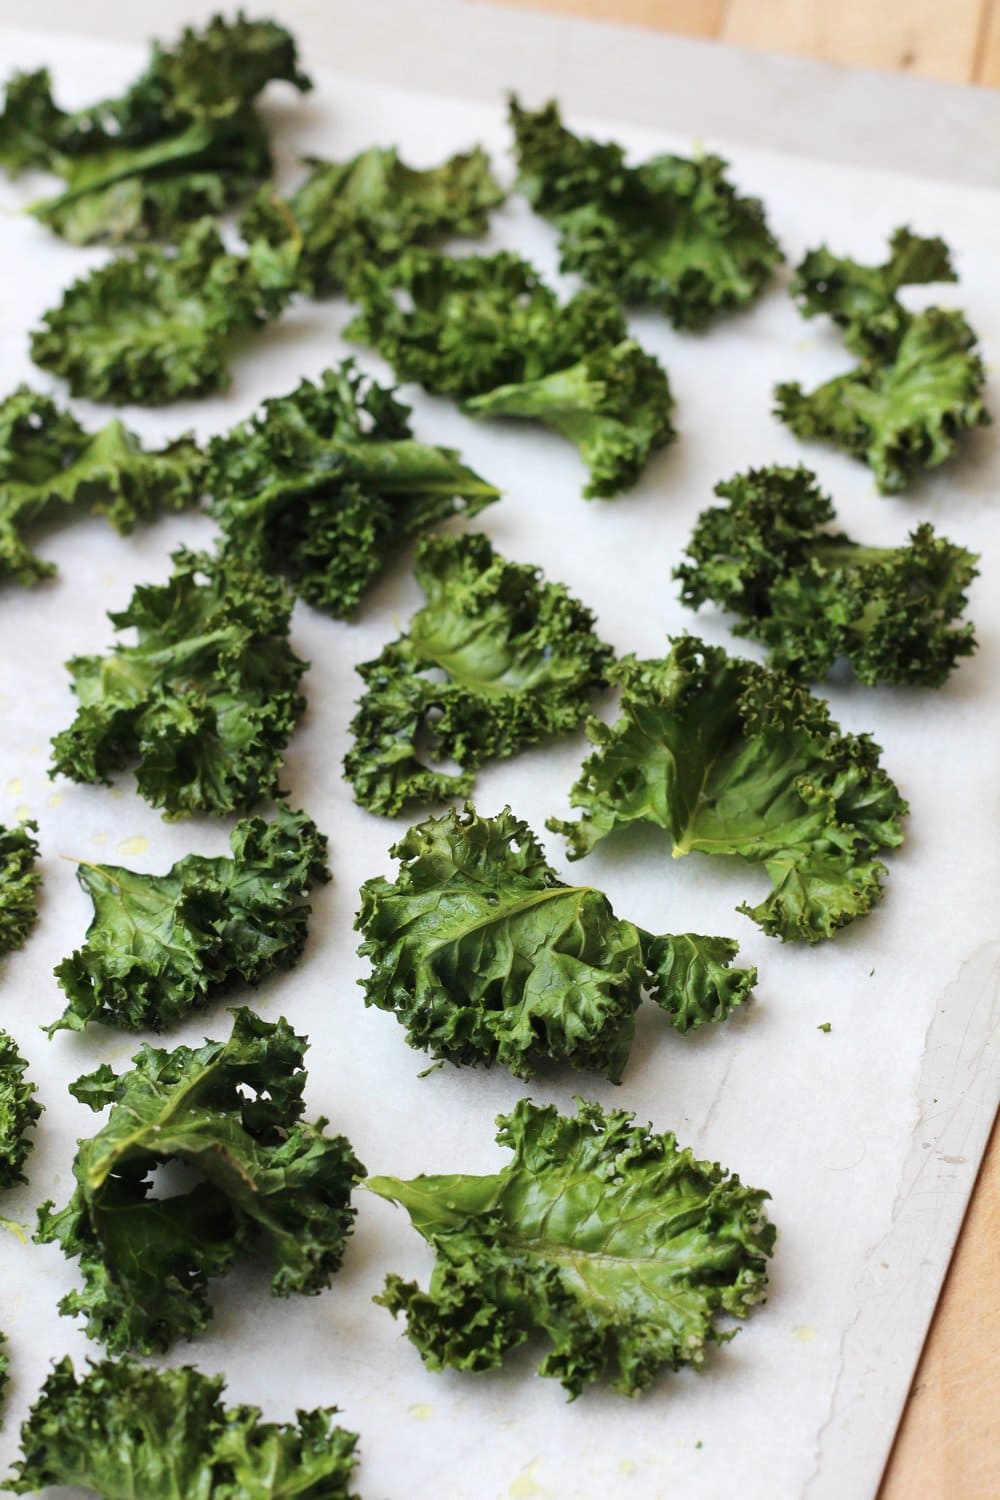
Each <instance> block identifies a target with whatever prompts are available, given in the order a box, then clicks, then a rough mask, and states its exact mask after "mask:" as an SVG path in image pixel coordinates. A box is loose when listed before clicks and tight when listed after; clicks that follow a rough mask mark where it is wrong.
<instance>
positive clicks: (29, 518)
mask: <svg viewBox="0 0 1000 1500" xmlns="http://www.w3.org/2000/svg"><path fill="white" fill-rule="evenodd" d="M203 472H204V459H203V458H202V455H201V452H200V450H199V448H198V445H197V444H196V443H195V442H194V441H193V439H192V438H190V437H186V436H185V437H180V438H176V439H175V440H174V441H173V442H171V443H167V444H166V445H165V446H164V447H163V448H152V449H145V448H144V447H143V445H142V442H141V440H140V439H139V438H138V437H137V436H136V435H135V433H134V432H130V431H129V429H128V428H127V427H126V426H124V424H123V423H122V422H119V421H118V420H117V419H116V420H113V421H111V422H108V423H106V425H105V426H104V427H101V428H98V430H97V431H96V432H93V433H91V432H88V431H87V430H86V429H85V428H84V427H83V426H82V425H81V424H80V423H79V422H78V421H77V419H76V417H74V415H73V413H72V412H70V411H67V410H66V409H65V408H62V407H59V406H57V405H56V403H55V402H54V401H53V400H52V399H51V398H50V397H49V396H43V395H42V394H41V393H40V392H38V391H33V390H31V389H29V387H28V386H26V385H22V386H19V387H18V389H17V390H16V391H14V392H13V393H12V394H11V395H10V396H8V397H7V399H6V400H5V401H3V402H0V579H3V578H4V577H11V578H14V579H16V581H17V582H18V583H21V584H32V583H37V582H39V581H40V580H41V579H43V578H49V577H51V576H52V574H53V573H54V572H55V566H54V564H53V563H50V562H46V561H44V560H43V559H42V558H40V557H38V556H37V555H36V554H35V553H34V552H33V551H32V549H31V547H30V546H29V544H28V540H27V538H28V536H29V535H30V534H31V531H32V529H33V528H35V527H36V526H37V525H39V524H41V525H46V524H48V523H50V522H52V521H54V520H55V519H56V513H57V511H58V508H59V507H60V506H65V507H67V508H70V507H72V508H73V509H74V510H76V511H92V512H96V513H98V514H100V515H104V516H106V517H107V518H108V520H109V521H110V522H111V525H112V526H113V527H114V528H115V530H116V531H117V532H118V533H119V534H120V535H127V534H128V533H129V532H130V531H132V530H133V529H134V527H135V526H136V524H137V523H138V522H141V521H148V520H151V519H152V518H153V517H154V516H156V515H158V514H159V513H160V512H161V511H175V510H183V509H184V508H185V507H187V506H189V505H193V504H194V503H195V502H196V501H197V500H198V498H199V496H200V494H201V489H202V483H201V481H202V475H203Z"/></svg>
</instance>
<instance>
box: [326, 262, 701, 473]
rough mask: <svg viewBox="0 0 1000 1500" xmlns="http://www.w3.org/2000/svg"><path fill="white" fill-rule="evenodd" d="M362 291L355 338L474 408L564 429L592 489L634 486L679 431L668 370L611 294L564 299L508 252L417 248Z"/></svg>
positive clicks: (359, 285) (470, 411)
mask: <svg viewBox="0 0 1000 1500" xmlns="http://www.w3.org/2000/svg"><path fill="white" fill-rule="evenodd" d="M353 295H354V296H355V297H356V298H357V299H358V300H359V301H360V303H361V308H362V310H361V312H360V313H359V315H358V316H357V317H356V318H355V319H354V321H353V322H351V323H350V324H349V325H348V327H347V328H346V330H345V334H346V337H348V338H353V339H357V340H359V341H360V342H361V343H364V344H371V345H373V346H374V347H375V348H376V349H377V350H378V352H379V353H380V354H381V355H383V357H384V358H385V359H387V360H388V361H389V363H390V364H391V365H392V367H393V369H394V370H395V372H396V375H397V376H398V378H399V379H400V380H413V381H416V382H418V383H419V384H420V385H422V386H424V387H425V388H426V389H427V390H429V391H432V392H434V393H435V394H437V395H443V396H455V397H457V398H459V400H460V402H461V407H462V410H463V411H464V412H465V413H466V414H467V415H469V416H472V417H494V416H495V417H520V418H525V419H530V420H535V421H539V422H542V423H544V424H545V426H547V427H551V428H552V429H553V430H554V431H556V432H559V433H561V434H562V436H563V437H565V438H567V439H568V440H569V441H570V442H571V443H573V444H574V445H575V446H576V447H577V449H578V450H579V452H580V456H581V458H582V459H583V461H584V463H585V464H586V465H587V468H588V470H589V475H590V477H589V480H588V483H587V485H586V486H585V488H584V491H583V493H584V495H585V496H587V497H588V498H591V497H594V496H601V497H604V498H610V497H611V496H613V495H616V494H618V492H619V491H620V490H623V489H627V488H628V487H629V486H630V485H632V484H634V483H635V482H636V480H637V479H638V478H639V475H640V474H641V473H642V471H643V469H644V468H645V466H646V464H647V462H648V461H649V458H650V456H651V454H652V453H654V452H655V451H656V450H657V449H659V448H662V447H664V446H665V445H666V444H667V443H669V442H670V441H671V440H672V439H673V438H674V436H675V435H676V434H675V433H674V429H673V426H672V425H671V421H670V414H671V411H672V409H673V397H672V395H671V391H670V384H669V382H668V380H667V376H666V373H665V371H664V370H663V367H662V366H661V365H660V363H659V361H658V360H656V359H654V357H653V356H652V355H651V354H647V353H646V352H645V350H643V349H641V348H640V347H639V345H638V344H637V343H636V342H635V340H634V339H631V338H630V337H629V332H628V324H627V323H626V320H625V315H624V313H623V312H622V310H621V308H620V306H619V305H618V303H617V301H616V299H615V298H614V297H612V296H611V295H610V294H608V293H605V292H595V291H584V292H580V293H578V294H577V295H576V296H575V297H573V298H571V299H570V301H569V302H567V303H566V304H565V305H564V306H560V304H559V299H558V297H557V296H556V294H555V292H553V291H552V289H551V288H550V287H547V286H546V285H545V284H544V283H543V282H542V281H541V280H540V279H539V276H538V273H537V272H536V271H535V270H534V269H533V268H532V267H531V266H530V265H528V263H527V262H526V261H524V260H522V259H521V258H520V256H517V255H513V254H511V253H510V252H509V251H501V252H500V253H499V254H498V255H490V256H480V255H469V256H462V257H460V258H455V257H450V256H445V255H432V254H429V253H427V252H419V251H413V252H411V253H410V254H408V255H404V256H403V257H402V258H401V259H400V260H399V261H398V262H397V263H396V264H395V265H393V266H390V267H389V268H388V269H387V270H385V271H379V270H374V269H369V270H366V271H365V272H363V273H362V274H361V275H359V277H358V278H357V280H356V282H355V284H354V287H353ZM404 298H405V303H404V300H403V299H404Z"/></svg>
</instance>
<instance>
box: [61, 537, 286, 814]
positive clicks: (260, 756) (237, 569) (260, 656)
mask: <svg viewBox="0 0 1000 1500" xmlns="http://www.w3.org/2000/svg"><path fill="white" fill-rule="evenodd" d="M173 564H174V570H173V573H172V574H171V576H170V578H169V579H168V581H167V582H166V583H163V584H147V585H142V586H140V587H139V588H137V589H136V590H135V592H134V593H133V595H132V598H131V601H130V602H129V605H128V608H127V609H124V610H120V611H118V612H115V613H111V614H109V616H108V618H109V619H110V620H111V623H112V624H113V625H114V627H115V629H116V630H125V629H127V628H128V627H130V626H134V627H135V629H136V632H137V641H136V644H135V645H132V646H123V645H121V644H119V645H116V646H115V647H114V648H113V650H112V651H111V653H110V654H109V655H107V656H75V657H73V658H72V659H71V660H70V661H69V662H68V663H67V666H68V668H69V671H70V674H71V676H72V678H73V691H74V692H75V694H76V696H77V698H78V699H79V702H80V707H79V709H78V710H77V714H76V718H75V719H74V721H73V723H72V724H71V725H70V727H69V728H68V729H64V730H62V731H61V732H60V733H59V734H57V735H56V736H55V738H54V739H53V741H52V745H53V752H54V753H53V761H52V771H51V773H50V774H51V775H55V774H57V773H60V772H61V773H62V774H63V775H64V776H69V777H71V778H72V780H74V781H83V782H104V783H108V781H109V779H110V775H111V773H112V772H113V771H118V770H121V769H123V768H124V767H125V766H127V765H129V764H130V763H131V762H133V761H135V762H137V765H136V784H137V786H138V789H139V792H140V794H141V795H142V796H143V797H145V799H146V801H147V802H149V803H151V804H152V806H153V807H161V808H163V811H164V816H165V817H167V818H178V817H183V816H184V815H185V814H187V813H191V812H213V813H231V812H240V811H247V810H249V809H250V808H252V807H253V806H254V804H255V803H257V802H258V801H260V799H261V798H263V797H273V796H276V795H278V792H279V787H278V773H279V771H280V768H281V753H282V751H283V750H284V747H285V745H286V744H287V743H288V739H289V736H290V735H291V732H292V729H293V728H294V725H295V721H296V719H297V718H298V716H299V714H300V713H301V712H302V710H303V708H304V707H305V700H304V699H303V698H302V697H301V695H300V694H299V692H298V682H299V678H300V677H301V675H302V673H303V672H304V671H305V668H306V664H305V662H303V661H301V660H300V659H299V658H298V657H297V656H296V655H295V653H294V652H293V651H292V649H291V647H290V645H289V643H288V627H289V620H290V617H291V612H292V599H291V596H290V595H289V594H288V592H287V591H286V589H285V588H284V586H283V585H282V583H281V582H280V580H278V579H270V578H266V577H264V576H263V575H262V574H261V573H260V572H259V571H257V570H255V569H252V568H249V567H247V566H246V565H245V564H243V563H242V562H241V561H240V560H239V559H238V558H236V557H233V556H229V555H214V556H210V555H209V554H207V553H198V552H189V551H187V550H186V549H185V548H180V549H179V550H178V551H176V552H175V553H174V554H173Z"/></svg>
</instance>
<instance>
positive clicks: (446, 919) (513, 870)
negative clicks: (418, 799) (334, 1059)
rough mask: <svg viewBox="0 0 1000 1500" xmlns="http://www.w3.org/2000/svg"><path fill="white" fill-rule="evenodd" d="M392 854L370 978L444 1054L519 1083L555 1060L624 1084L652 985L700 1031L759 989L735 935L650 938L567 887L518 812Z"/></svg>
mask: <svg viewBox="0 0 1000 1500" xmlns="http://www.w3.org/2000/svg"><path fill="white" fill-rule="evenodd" d="M390 853H391V854H392V855H393V856H394V857H395V858H397V859H398V860H399V861H400V870H399V874H398V875H397V877H396V879H395V880H394V881H389V880H386V879H385V878H384V877H383V876H378V877H376V878H375V879H373V880H368V881H366V882H365V884H364V885H363V886H362V887H361V911H360V913H359V915H358V919H357V922H356V923H355V926H356V927H357V928H358V930H359V931H360V932H361V933H362V934H363V936H364V942H363V943H362V944H361V947H360V948H359V949H358V952H359V954H361V956H362V957H365V958H368V959H370V960H371V969H370V972H369V973H368V974H367V975H366V976H365V978H364V979H362V980H361V981H360V983H361V985H362V987H363V989H364V992H365V1004H366V1005H376V1006H378V1008H379V1009H380V1010H386V1011H390V1012H392V1013H393V1014H395V1016H396V1017H397V1019H398V1020H399V1021H400V1023H401V1024H402V1025H403V1026H404V1027H405V1028H406V1040H407V1041H408V1042H409V1044H410V1046H411V1047H422V1048H425V1049H426V1050H428V1051H429V1052H431V1053H432V1054H433V1056H435V1057H439V1058H445V1059H447V1060H448V1061H450V1062H453V1063H456V1064H465V1063H473V1064H477V1063H478V1064H482V1065H484V1066H486V1067H489V1066H491V1065H492V1064H493V1063H495V1062H497V1063H500V1064H502V1065H503V1066H504V1067H506V1068H509V1069H510V1071H511V1072H512V1073H513V1074H515V1075H516V1076H517V1077H518V1078H530V1077H531V1075H532V1073H533V1072H534V1067H535V1063H536V1062H537V1061H540V1060H542V1059H548V1060H551V1061H556V1062H565V1063H569V1064H570V1065H571V1066H573V1067H577V1068H588V1069H592V1070H594V1071H597V1072H601V1073H605V1074H606V1075H607V1076H608V1077H609V1078H611V1079H613V1080H614V1081H616V1082H617V1080H618V1079H619V1078H620V1076H621V1073H622V1069H623V1068H624V1066H625V1063H626V1062H627V1060H628V1055H629V1050H630V1048H631V1045H632V1039H633V1035H634V1030H635V1023H634V1016H635V1012H636V1010H637V1009H638V1006H639V1003H640V1000H641V998H642V991H643V989H644V988H645V989H648V990H650V992H651V993H653V994H654V998H656V1000H657V1002H658V1003H659V1004H660V1005H661V1006H662V1008H663V1009H664V1010H665V1011H666V1012H667V1014H668V1015H669V1016H670V1017H671V1020H672V1021H673V1023H674V1025H675V1026H676V1027H677V1029H678V1030H680V1031H687V1030H690V1029H691V1028H692V1027H695V1026H699V1025H702V1024H704V1023H705V1022H706V1021H716V1020H722V1019H724V1018H725V1016H727V1015H729V1014H730V1012H731V1011H732V1009H733V1008H734V1007H735V1006H736V1005H739V1004H741V1003H742V1002H743V1001H744V1000H746V999H748V998H749V996H750V992H751V990H752V988H753V985H754V982H755V980H756V971H755V970H753V969H732V968H730V965H731V963H732V959H733V957H734V956H735V953H736V946H737V945H736V944H735V943H729V940H728V939H726V938H705V937H700V936H697V935H695V934H692V933H688V934H684V935H682V936H680V937H673V936H666V937H653V935H652V934H651V933H648V932H644V931H642V930H641V929H640V928H638V927H636V926H635V924H634V923H632V922H626V921H622V920H621V919H619V918H618V917H616V916H615V914H614V912H613V911H612V909H611V903H610V902H609V900H608V898H607V897H606V896H605V895H604V894H603V893H602V892H601V891H598V890H595V889H594V888H593V887H592V886H569V885H566V884H565V883H564V882H563V881H561V880H560V879H559V877H558V875H557V874H556V872H555V871H554V870H553V869H552V867H551V865H549V863H548V862H547V860H546V858H545V854H544V851H543V850H542V847H541V845H540V844H539V842H538V840H537V839H536V837H535V835H534V834H533V833H532V831H531V829H530V828H529V827H528V825H527V824H526V823H524V822H522V821H521V820H520V819H519V818H515V817H514V815H513V813H512V812H511V810H510V808H509V807H507V808H504V810H503V811H502V812H501V813H499V814H498V816H497V817H495V818H486V817H480V816H479V814H478V813H477V812H476V811H475V809H474V808H473V807H472V806H471V805H466V808H465V811H464V813H458V812H456V811H455V810H453V809H452V810H450V811H449V812H447V813H445V814H444V816H443V817H440V818H428V819H427V820H426V821H425V822H423V823H418V824H416V825H415V826H414V827H412V828H410V829H409V830H408V832H407V833H406V834H405V835H404V837H403V838H402V839H401V840H400V842H399V843H398V844H396V845H394V846H393V848H392V849H391V851H390Z"/></svg>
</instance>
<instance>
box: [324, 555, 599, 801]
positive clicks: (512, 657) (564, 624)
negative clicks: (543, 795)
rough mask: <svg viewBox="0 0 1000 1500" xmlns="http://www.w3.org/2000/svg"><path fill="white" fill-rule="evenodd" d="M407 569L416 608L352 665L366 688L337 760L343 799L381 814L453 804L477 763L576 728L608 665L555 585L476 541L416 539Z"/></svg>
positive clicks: (581, 616)
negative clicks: (376, 650)
mask: <svg viewBox="0 0 1000 1500" xmlns="http://www.w3.org/2000/svg"><path fill="white" fill-rule="evenodd" d="M415 571H416V576H417V582H418V583H419V584H420V587H421V588H422V589H423V591H424V594H425V596H426V601H427V602H426V603H425V604H424V605H423V606H422V607H421V608H420V609H419V610H417V612H416V614H415V615H414V616H413V618H412V619H411V621H410V624H409V627H408V629H407V630H406V632H405V634H403V635H401V636H399V637H398V638H397V639H396V640H395V641H391V642H390V643H389V644H388V645H387V646H385V647H384V649H383V650H382V652H381V654H380V655H379V656H377V657H376V658H375V659H374V660H373V661H368V662H363V663H362V664H361V666H359V667H358V669H357V670H358V672H359V673H360V675H361V677H362V678H363V680H364V682H365V685H366V692H365V694H364V696H363V697H362V699H361V700H360V703H359V706H358V711H357V713H356V714H355V716H354V720H353V722H352V724H351V733H352V735H353V737H354V742H353V745H352V746H351V749H350V750H349V751H348V753H347V755H346V757H345V759H344V771H345V775H346V776H347V779H348V781H350V783H351V785H352V786H353V788H354V796H355V800H356V801H357V802H359V803H360V804H361V806H362V807H367V808H368V809H369V810H370V811H371V812H376V813H381V814H383V815H384V816H387V817H392V816H395V815H396V814H397V813H399V812H401V811H402V810H403V808H405V807H407V806H409V805H410V804H412V803H427V802H438V801H442V800H446V799H447V798H449V797H464V796H466V795H467V794H468V793H469V792H470V791H471V789H472V784H473V781H474V779H475V777H474V773H475V771H476V770H477V769H478V767H479V766H481V765H483V764H485V762H486V761H488V760H497V759H501V758H505V757H507V756H508V755H515V754H516V753H517V752H518V751H519V750H523V749H526V748H527V747H528V746H529V745H535V744H538V742H539V741H540V740H544V739H547V738H548V737H549V736H550V735H555V734H566V733H569V732H570V731H571V730H573V729H575V728H577V726H578V725H579V724H580V723H582V721H583V719H584V718H585V717H586V714H587V709H588V703H589V699H590V695H591V694H592V693H593V692H594V691H595V690H596V689H597V688H599V687H601V686H602V685H603V683H604V681H605V679H606V676H607V671H608V664H609V662H610V661H611V657H612V651H611V648H610V646H606V645H604V644H603V642H601V641H600V640H598V638H597V636H596V635H595V633H594V616H593V613H592V612H591V611H590V610H589V609H587V608H586V606H585V605H583V604H581V603H580V602H579V600H577V599H574V598H573V597H572V596H571V595H570V594H569V593H568V592H567V590H566V587H565V585H563V584H561V583H545V582H543V581H542V576H541V570H540V569H538V568H535V567H532V566H530V565H529V564H527V563H514V562H509V561H508V560H507V559H506V558H503V557H501V556H499V554H497V553H496V552H494V550H493V548H492V546H491V545H490V542H489V540H488V538H486V537H485V536H481V535H479V534H469V535H465V536H448V535H443V536H429V537H424V538H423V540H422V541H421V542H420V544H419V546H418V549H417V557H416V564H415ZM445 760H450V761H454V762H455V763H456V764H457V765H458V767H459V770H458V772H457V773H453V772H450V771H447V770H445V769H443V768H442V767H440V765H436V764H435V763H436V762H438V763H439V762H441V761H445Z"/></svg>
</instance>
